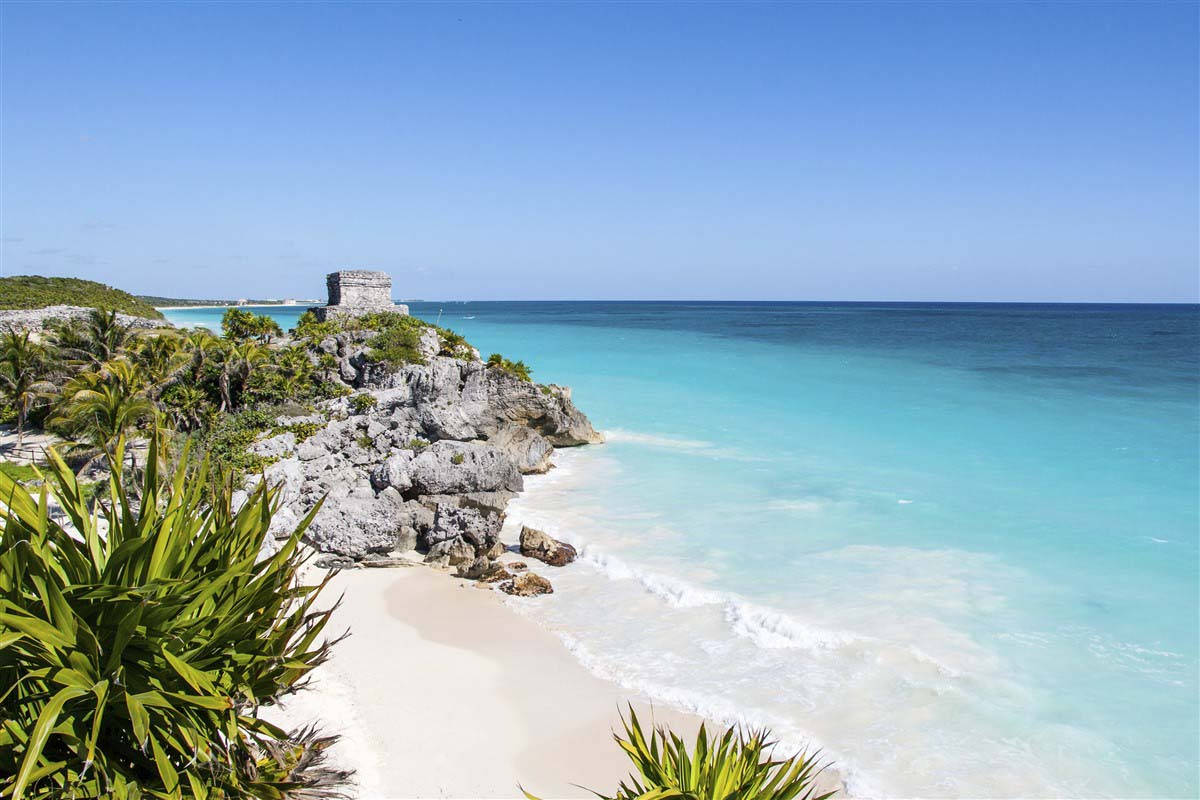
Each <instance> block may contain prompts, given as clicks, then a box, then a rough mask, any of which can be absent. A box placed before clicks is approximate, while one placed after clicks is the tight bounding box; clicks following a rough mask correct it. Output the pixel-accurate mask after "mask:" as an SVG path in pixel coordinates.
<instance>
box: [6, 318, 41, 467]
mask: <svg viewBox="0 0 1200 800" xmlns="http://www.w3.org/2000/svg"><path fill="white" fill-rule="evenodd" d="M45 367H46V349H45V348H44V347H42V346H41V345H40V344H38V343H37V342H35V341H32V340H31V339H30V338H29V331H25V332H24V333H17V332H16V331H8V332H7V333H5V334H4V337H3V339H2V340H0V392H3V394H4V397H5V399H6V400H8V402H9V403H11V404H12V406H13V408H14V409H16V411H17V445H18V446H20V445H21V443H22V442H23V441H24V439H25V420H26V419H27V418H28V416H29V409H30V407H31V406H32V405H33V402H34V400H36V399H37V398H38V397H39V396H41V395H43V394H44V393H45V392H46V391H47V390H49V389H51V388H52V386H51V384H50V383H49V382H48V381H45V380H43V379H42V375H43V374H44V369H45Z"/></svg>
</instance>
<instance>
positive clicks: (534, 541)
mask: <svg viewBox="0 0 1200 800" xmlns="http://www.w3.org/2000/svg"><path fill="white" fill-rule="evenodd" d="M521 555H523V556H525V557H526V558H536V559H537V560H538V561H542V562H544V563H546V564H549V565H550V566H552V567H565V566H566V565H567V564H570V563H571V562H572V561H574V560H575V557H576V556H577V555H578V553H576V551H575V548H574V547H572V546H571V545H569V544H567V543H566V542H560V541H559V540H558V539H555V538H554V537H552V536H549V535H547V534H546V533H544V532H542V531H539V530H538V529H537V528H530V527H529V526H527V525H522V526H521Z"/></svg>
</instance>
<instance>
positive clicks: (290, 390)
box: [274, 347, 313, 397]
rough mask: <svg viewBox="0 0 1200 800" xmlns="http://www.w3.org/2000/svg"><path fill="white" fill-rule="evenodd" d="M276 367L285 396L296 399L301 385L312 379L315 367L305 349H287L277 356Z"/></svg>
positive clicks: (279, 352) (280, 351) (275, 359)
mask: <svg viewBox="0 0 1200 800" xmlns="http://www.w3.org/2000/svg"><path fill="white" fill-rule="evenodd" d="M274 362H275V363H274V367H275V369H276V371H277V372H278V374H279V380H280V384H281V385H282V387H283V390H284V394H285V395H287V396H288V397H295V396H296V395H297V394H299V393H300V388H301V385H302V384H303V383H304V382H305V381H307V380H308V379H309V378H311V377H312V373H313V365H312V362H311V361H310V360H309V358H308V353H307V352H306V351H305V349H304V348H303V347H286V348H284V349H282V350H279V351H278V352H277V353H276V354H275V358H274Z"/></svg>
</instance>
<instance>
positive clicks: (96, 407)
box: [51, 358, 158, 466]
mask: <svg viewBox="0 0 1200 800" xmlns="http://www.w3.org/2000/svg"><path fill="white" fill-rule="evenodd" d="M147 392H148V387H147V383H146V380H145V375H144V373H142V372H141V371H140V370H139V369H138V368H137V367H136V366H134V365H133V364H132V363H130V362H129V361H127V360H125V359H123V358H119V359H115V360H113V361H107V362H105V363H104V364H103V365H101V367H100V369H98V370H95V371H92V372H85V373H82V374H81V375H79V376H77V377H76V378H74V379H72V380H71V381H70V382H68V383H67V385H66V386H65V387H63V395H62V401H61V403H60V405H59V407H58V409H57V413H56V415H55V417H54V419H53V420H51V424H53V425H55V426H57V427H59V428H61V429H62V430H64V431H66V432H68V433H69V434H70V436H71V438H73V439H74V440H75V441H76V442H77V443H79V444H83V445H90V446H91V447H95V448H97V449H99V450H100V451H101V452H100V454H99V455H98V456H97V459H99V458H101V457H104V456H111V455H112V454H113V452H114V448H115V447H116V444H117V442H118V441H119V440H120V439H121V438H122V437H123V436H125V435H126V434H127V433H129V432H130V431H131V430H133V429H135V428H136V427H137V426H138V425H139V424H141V423H143V422H146V421H147V420H151V419H153V418H154V417H155V416H156V415H157V413H158V409H157V407H156V406H155V405H154V403H153V402H152V401H151V400H150V398H149V397H148V395H147ZM94 460H96V459H94ZM134 466H136V464H135V465H134Z"/></svg>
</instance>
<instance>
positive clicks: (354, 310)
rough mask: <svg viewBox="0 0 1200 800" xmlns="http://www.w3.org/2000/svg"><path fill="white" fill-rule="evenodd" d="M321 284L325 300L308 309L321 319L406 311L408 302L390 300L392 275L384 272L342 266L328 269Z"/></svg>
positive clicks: (402, 312)
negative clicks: (333, 270) (321, 303)
mask: <svg viewBox="0 0 1200 800" xmlns="http://www.w3.org/2000/svg"><path fill="white" fill-rule="evenodd" d="M325 284H326V285H327V286H328V287H329V304H328V305H324V306H317V307H316V308H312V309H310V310H311V311H312V312H313V313H314V314H316V315H317V318H318V319H320V320H321V321H322V322H324V321H325V320H327V319H331V318H333V317H337V316H349V317H361V316H363V315H364V314H377V313H379V312H387V313H392V314H407V313H408V306H406V305H401V304H398V303H393V302H392V277H391V276H390V275H388V274H387V273H386V272H376V271H374V270H368V269H343V270H340V271H338V272H331V273H329V275H327V276H326V277H325Z"/></svg>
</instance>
